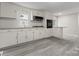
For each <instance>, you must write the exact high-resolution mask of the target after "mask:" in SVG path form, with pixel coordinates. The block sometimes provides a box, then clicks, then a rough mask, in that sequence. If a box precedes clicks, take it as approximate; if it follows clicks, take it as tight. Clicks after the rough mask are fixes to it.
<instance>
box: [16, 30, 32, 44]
mask: <svg viewBox="0 0 79 59" xmlns="http://www.w3.org/2000/svg"><path fill="white" fill-rule="evenodd" d="M32 40H33V31H31V30H20V31H19V32H18V43H24V42H28V41H32Z"/></svg>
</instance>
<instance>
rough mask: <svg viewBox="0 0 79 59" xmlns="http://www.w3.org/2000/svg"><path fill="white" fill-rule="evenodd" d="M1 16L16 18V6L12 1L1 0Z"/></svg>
mask: <svg viewBox="0 0 79 59" xmlns="http://www.w3.org/2000/svg"><path fill="white" fill-rule="evenodd" d="M0 16H1V17H11V18H16V6H15V5H13V4H12V3H10V2H9V3H8V2H6V3H5V2H2V3H1V15H0Z"/></svg>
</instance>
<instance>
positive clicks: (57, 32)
mask: <svg viewBox="0 0 79 59" xmlns="http://www.w3.org/2000/svg"><path fill="white" fill-rule="evenodd" d="M53 36H55V37H59V38H62V37H63V28H53Z"/></svg>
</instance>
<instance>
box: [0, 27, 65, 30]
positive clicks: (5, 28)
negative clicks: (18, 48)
mask: <svg viewBox="0 0 79 59" xmlns="http://www.w3.org/2000/svg"><path fill="white" fill-rule="evenodd" d="M36 28H45V27H17V28H0V30H11V29H36ZM53 28H64V27H53ZM53 28H52V29H53ZM47 29H51V28H47Z"/></svg>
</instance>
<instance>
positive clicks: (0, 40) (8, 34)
mask: <svg viewBox="0 0 79 59" xmlns="http://www.w3.org/2000/svg"><path fill="white" fill-rule="evenodd" d="M16 37H17V32H16V31H8V30H0V48H2V47H7V46H11V45H15V44H17V39H16Z"/></svg>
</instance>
